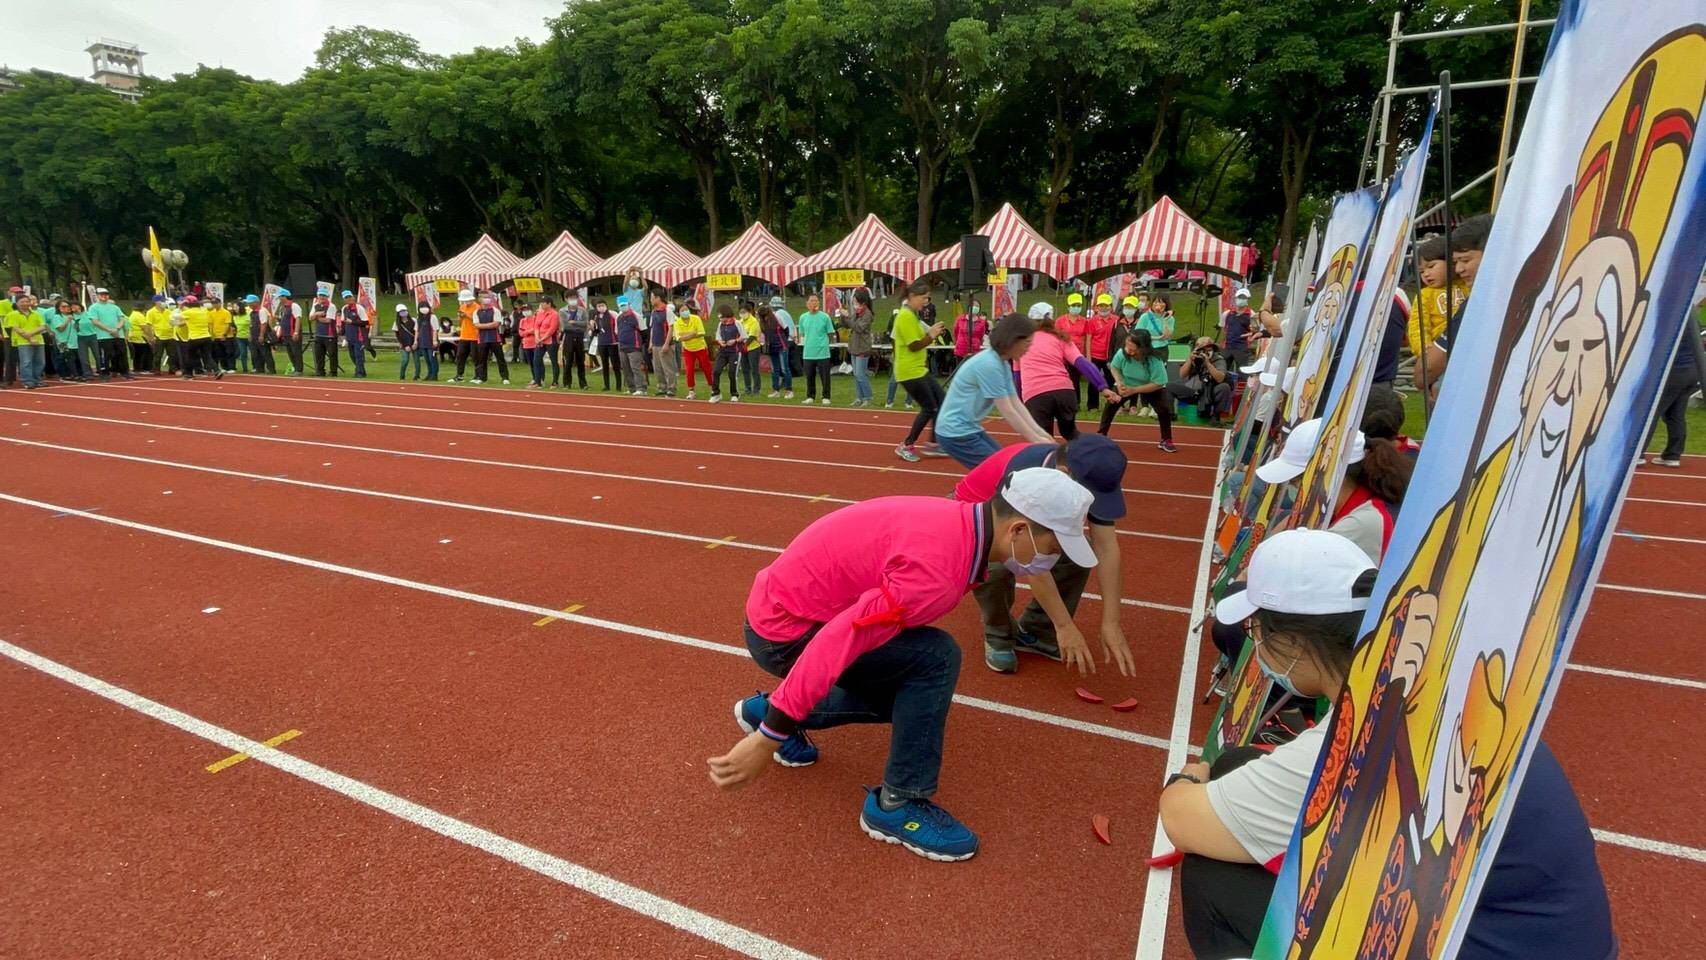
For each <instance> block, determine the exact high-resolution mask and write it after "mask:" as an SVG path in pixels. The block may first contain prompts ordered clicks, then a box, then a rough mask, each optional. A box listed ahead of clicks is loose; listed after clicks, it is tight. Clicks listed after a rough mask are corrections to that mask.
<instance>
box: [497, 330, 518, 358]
mask: <svg viewBox="0 0 1706 960" xmlns="http://www.w3.org/2000/svg"><path fill="white" fill-rule="evenodd" d="M508 340H509V362H511V363H520V362H521V334H519V333H512V334H510V335H509V337H508ZM500 352H502V351H500Z"/></svg>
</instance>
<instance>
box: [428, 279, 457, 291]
mask: <svg viewBox="0 0 1706 960" xmlns="http://www.w3.org/2000/svg"><path fill="white" fill-rule="evenodd" d="M432 287H433V289H434V290H437V291H438V292H439V293H455V292H456V291H458V290H460V289H462V281H460V280H434V281H433V283H432Z"/></svg>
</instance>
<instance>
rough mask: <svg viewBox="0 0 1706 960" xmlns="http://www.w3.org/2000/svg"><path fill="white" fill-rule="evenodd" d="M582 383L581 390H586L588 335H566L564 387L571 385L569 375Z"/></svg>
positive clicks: (564, 344)
mask: <svg viewBox="0 0 1706 960" xmlns="http://www.w3.org/2000/svg"><path fill="white" fill-rule="evenodd" d="M571 372H572V373H573V374H574V376H575V379H577V380H579V381H580V385H581V389H582V390H585V389H586V334H584V333H566V334H564V335H563V386H565V387H566V386H568V385H569V374H570V373H571Z"/></svg>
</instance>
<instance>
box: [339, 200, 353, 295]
mask: <svg viewBox="0 0 1706 960" xmlns="http://www.w3.org/2000/svg"><path fill="white" fill-rule="evenodd" d="M338 225H339V226H340V227H342V228H343V232H344V240H343V247H342V249H341V251H340V255H341V257H342V259H340V260H339V261H338V263H339V264H341V265H342V266H341V269H340V270H339V272H338V282H339V283H341V284H344V285H345V286H348V285H349V278H350V271H351V270H352V269H353V268H354V261H353V260H352V259H350V253H351V251H352V249H353V248H354V247H355V237H353V236H351V234H352V233H354V231H352V230H351V229H350V222H349V216H348V215H347V214H345V213H343V212H342V211H339V213H338Z"/></svg>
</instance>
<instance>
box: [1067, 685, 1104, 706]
mask: <svg viewBox="0 0 1706 960" xmlns="http://www.w3.org/2000/svg"><path fill="white" fill-rule="evenodd" d="M1073 693H1076V694H1078V699H1080V700H1082V701H1084V702H1085V703H1101V702H1102V698H1101V697H1098V696H1096V695H1095V694H1093V693H1091V692H1090V691H1088V690H1086V689H1084V688H1083V687H1079V688H1078V689H1077V690H1074V691H1073Z"/></svg>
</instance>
